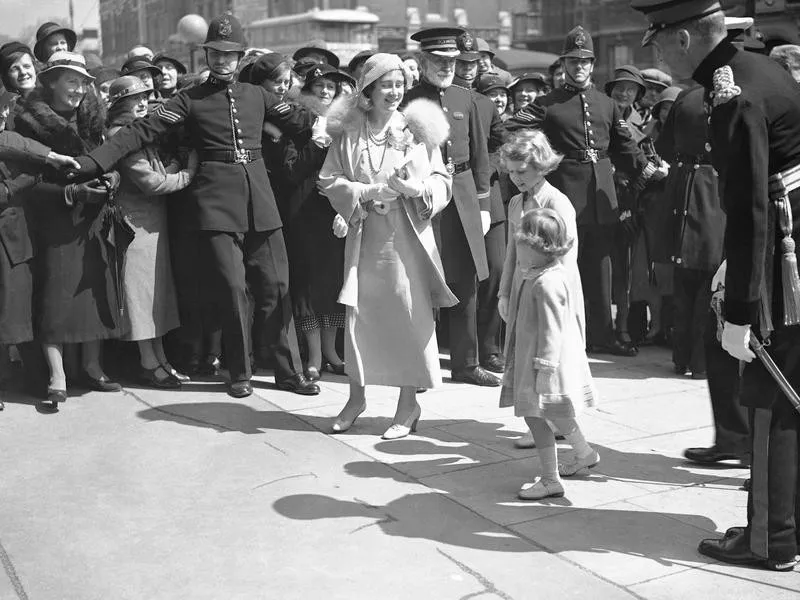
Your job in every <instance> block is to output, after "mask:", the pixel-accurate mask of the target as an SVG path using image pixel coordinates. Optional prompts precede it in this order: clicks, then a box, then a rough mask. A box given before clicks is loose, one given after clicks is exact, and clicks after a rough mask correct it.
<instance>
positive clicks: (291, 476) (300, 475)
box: [250, 472, 319, 492]
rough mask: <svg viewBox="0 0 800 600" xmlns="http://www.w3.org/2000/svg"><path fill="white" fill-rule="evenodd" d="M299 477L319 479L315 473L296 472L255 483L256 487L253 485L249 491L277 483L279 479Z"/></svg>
mask: <svg viewBox="0 0 800 600" xmlns="http://www.w3.org/2000/svg"><path fill="white" fill-rule="evenodd" d="M300 477H313V478H314V479H319V477H317V474H316V473H311V472H309V473H298V474H297V475H287V476H286V477H278V479H273V480H272V481H267V482H265V483H262V484H259V485H257V486H256V487H254V488H253V489H252V490H250V491H251V492H252V491H255V490H257V489H259V488H263V487H266V486H268V485H272V484H273V483H278V482H279V481H286V480H287V479H298V478H300Z"/></svg>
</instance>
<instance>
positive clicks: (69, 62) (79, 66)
mask: <svg viewBox="0 0 800 600" xmlns="http://www.w3.org/2000/svg"><path fill="white" fill-rule="evenodd" d="M61 70H67V71H74V72H76V73H80V74H81V75H83V76H84V77H85V78H86V79H88V80H89V81H94V77H92V76H91V75H90V74H89V71H87V70H86V60H85V59H84V58H83V56H82V55H80V54H76V53H75V52H67V51H65V50H62V51H59V52H53V54H52V55H51V56H50V58H49V59H48V61H47V64H46V65H45V67H44V69H42V70H41V72H40V73H39V77H40V78H42V79H47V78H49V77H51V76H53V75H54V74H55V73H56V72H57V71H61Z"/></svg>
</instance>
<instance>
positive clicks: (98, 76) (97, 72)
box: [89, 67, 120, 85]
mask: <svg viewBox="0 0 800 600" xmlns="http://www.w3.org/2000/svg"><path fill="white" fill-rule="evenodd" d="M89 74H91V76H92V77H94V84H95V85H103V84H104V83H106V82H107V81H114V80H115V79H118V78H119V76H120V72H119V71H117V70H116V69H113V68H111V67H97V68H95V69H89Z"/></svg>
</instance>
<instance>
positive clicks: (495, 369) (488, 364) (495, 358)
mask: <svg viewBox="0 0 800 600" xmlns="http://www.w3.org/2000/svg"><path fill="white" fill-rule="evenodd" d="M481 366H482V367H483V368H484V369H486V370H487V371H491V372H492V373H502V372H503V371H505V370H506V361H505V360H504V359H503V357H502V356H500V355H499V354H490V355H489V358H487V359H486V360H484V361H483V362H481Z"/></svg>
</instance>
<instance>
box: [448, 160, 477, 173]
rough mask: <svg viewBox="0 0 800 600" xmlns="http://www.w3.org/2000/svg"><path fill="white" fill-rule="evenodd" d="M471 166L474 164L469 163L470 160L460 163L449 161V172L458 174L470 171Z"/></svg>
mask: <svg viewBox="0 0 800 600" xmlns="http://www.w3.org/2000/svg"><path fill="white" fill-rule="evenodd" d="M471 168H472V166H471V165H470V164H469V161H468V160H465V161H464V162H460V163H454V162H453V161H452V160H448V161H447V172H448V173H450V175H458V174H459V173H463V172H464V171H469V170H470V169H471Z"/></svg>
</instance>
